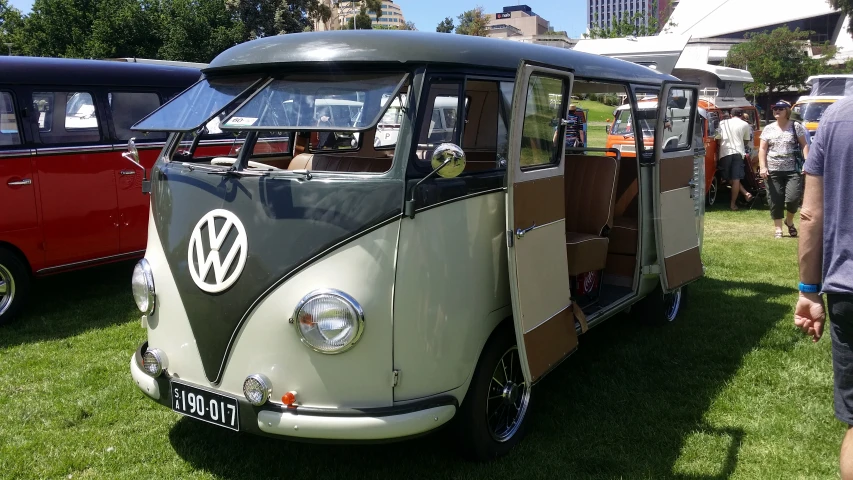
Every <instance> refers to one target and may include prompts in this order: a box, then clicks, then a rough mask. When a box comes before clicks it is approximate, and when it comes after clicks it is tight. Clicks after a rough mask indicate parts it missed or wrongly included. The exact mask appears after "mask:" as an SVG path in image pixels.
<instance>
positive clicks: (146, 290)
mask: <svg viewBox="0 0 853 480" xmlns="http://www.w3.org/2000/svg"><path fill="white" fill-rule="evenodd" d="M130 284H131V287H132V289H133V300H134V301H135V302H136V307H137V308H139V311H140V312H142V313H144V314H145V315H151V314H152V313H154V274H153V273H151V265H149V264H148V260H145V259H144V258H143V259H142V260H140V261H139V262H137V263H136V266H135V267H133V277H132V279H131V282H130Z"/></svg>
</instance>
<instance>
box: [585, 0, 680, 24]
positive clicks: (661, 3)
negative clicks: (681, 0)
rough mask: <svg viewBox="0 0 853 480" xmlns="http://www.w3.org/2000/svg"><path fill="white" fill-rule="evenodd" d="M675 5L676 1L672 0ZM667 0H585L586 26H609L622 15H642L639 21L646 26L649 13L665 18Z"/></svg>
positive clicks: (631, 16) (667, 5) (667, 7)
mask: <svg viewBox="0 0 853 480" xmlns="http://www.w3.org/2000/svg"><path fill="white" fill-rule="evenodd" d="M672 3H673V4H675V5H677V4H678V2H677V1H673V2H672ZM669 4H670V2H669V1H668V0H658V1H655V0H586V25H587V28H592V27H594V26H598V27H602V28H609V27H611V26H612V25H613V23H614V21H615V22H618V21H620V20H621V19H622V18H623V17H624V16H626V15H627V16H628V17H629V18H633V17H634V15H636V14H638V13H639V14H640V15H641V16H642V20H641V23H642V24H643V25H645V26H648V18H649V15H650V14H652V15H654V16H655V17H656V18H658V19H659V21H660V19H661V18H665V12H666V11H667V10H668V9H669Z"/></svg>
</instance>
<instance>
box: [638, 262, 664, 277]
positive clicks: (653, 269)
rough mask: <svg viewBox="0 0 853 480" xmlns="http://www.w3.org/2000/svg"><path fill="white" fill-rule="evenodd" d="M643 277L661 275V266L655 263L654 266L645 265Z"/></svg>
mask: <svg viewBox="0 0 853 480" xmlns="http://www.w3.org/2000/svg"><path fill="white" fill-rule="evenodd" d="M642 273H643V275H660V265H659V264H657V263H655V264H652V265H643V269H642Z"/></svg>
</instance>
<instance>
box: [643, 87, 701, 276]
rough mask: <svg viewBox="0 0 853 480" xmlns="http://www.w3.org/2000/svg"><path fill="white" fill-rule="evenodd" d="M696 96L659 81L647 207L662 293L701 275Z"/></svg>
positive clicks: (693, 89)
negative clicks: (651, 188)
mask: <svg viewBox="0 0 853 480" xmlns="http://www.w3.org/2000/svg"><path fill="white" fill-rule="evenodd" d="M698 95H699V92H698V89H697V87H696V86H695V85H691V84H678V83H671V82H665V83H664V85H663V89H662V91H661V96H660V101H659V102H658V115H657V125H656V128H655V159H656V164H655V170H656V172H655V176H654V177H655V178H654V195H653V199H654V201H653V203H654V213H655V237H656V239H657V254H658V262H659V264H660V270H661V283H662V287H663V290H664V292H667V293H668V292H671V291H673V290H676V289H678V288H679V287H681V286H682V285H685V284H687V283H689V282H692V281H693V280H696V279H698V278H700V277H701V276H702V273H703V272H702V258H701V247H700V242H699V237H700V233H701V232H700V231H699V229H700V228H701V222H698V221H697V219H696V215H697V208H700V209H701V208H702V206H701V205H699V206H698V207H697V205H696V204H697V197H698V198H699V200H701V195H700V190H701V189H702V188H704V185H703V184H700V183H699V180H701V175H700V174H699V172H698V170H697V165H696V160H695V158H694V157H695V151H699V150H702V149H701V148H699V147H701V146H702V143H701V142H702V138H701V135H700V136H699V138H698V139H697V137H696V135H694V129H695V128H697V127H696V105H697V101H698V98H699V97H698ZM702 168H704V165H702ZM699 213H700V214H701V212H699Z"/></svg>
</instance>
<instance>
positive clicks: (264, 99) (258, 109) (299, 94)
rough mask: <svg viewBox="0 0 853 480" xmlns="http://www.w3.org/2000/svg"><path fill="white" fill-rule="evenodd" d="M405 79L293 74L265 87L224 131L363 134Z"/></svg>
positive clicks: (226, 121) (386, 75)
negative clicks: (344, 132) (360, 132)
mask: <svg viewBox="0 0 853 480" xmlns="http://www.w3.org/2000/svg"><path fill="white" fill-rule="evenodd" d="M405 78H406V75H405V74H404V73H390V74H389V73H366V74H352V75H311V76H306V75H288V76H286V77H283V78H280V79H276V80H273V81H271V82H269V83H268V84H267V85H265V86H264V87H263V88H261V89H260V90H259V91H258V92H257V93H256V94H255V95H254V96H253V97H252V98H251V99H250V100H249V101H248V102H246V104H245V105H243V106H241V107H239V108H237V110H236V111H234V113H232V114H231V116H230V117H228V118H225V119H224V120H223V121H222V125H221V128H222V129H223V130H246V129H250V130H265V129H276V130H280V129H285V130H298V129H305V128H311V129H315V130H335V131H358V130H364V129H367V128H370V127H373V126H374V125H376V123H377V122H378V121H379V118H380V115H381V114H382V113H383V112H384V111H385V109H386V107H388V104H389V103H390V102H391V100H392V98H393V95H394V93H396V91H397V90H398V89H399V88H400V86H402V84H403V81H404V80H405Z"/></svg>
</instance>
